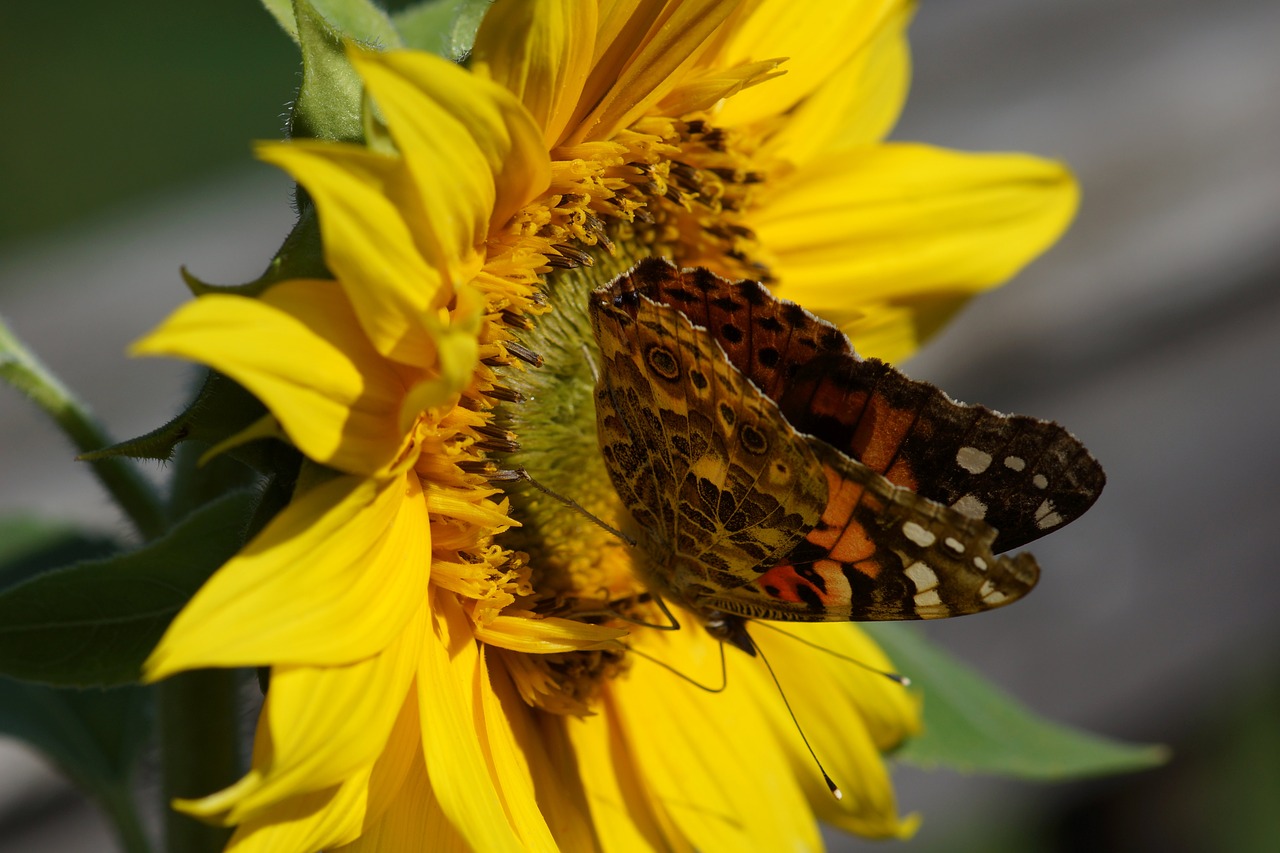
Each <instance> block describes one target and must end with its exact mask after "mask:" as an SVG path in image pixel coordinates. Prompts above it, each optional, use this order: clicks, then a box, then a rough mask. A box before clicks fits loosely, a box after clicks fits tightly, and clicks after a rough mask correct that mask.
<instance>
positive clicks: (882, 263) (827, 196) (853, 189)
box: [751, 143, 1077, 322]
mask: <svg viewBox="0 0 1280 853" xmlns="http://www.w3.org/2000/svg"><path fill="white" fill-rule="evenodd" d="M1076 200H1077V190H1076V185H1075V182H1074V180H1073V179H1072V177H1071V174H1070V173H1069V172H1068V171H1067V170H1066V169H1065V168H1063V167H1062V165H1061V164H1059V163H1055V162H1053V161H1050V160H1042V159H1039V158H1036V157H1028V156H1026V155H1021V154H962V153H958V152H954V151H945V150H942V149H938V148H930V147H928V146H923V145H912V144H905V143H897V144H886V145H880V146H873V147H867V148H863V149H858V150H856V151H850V152H846V153H844V154H841V155H839V156H832V157H830V158H827V159H825V160H823V161H820V162H811V163H809V164H808V166H807V167H806V169H805V170H804V171H803V173H797V174H795V175H794V176H793V177H792V179H791V180H789V181H788V182H787V183H786V184H785V185H783V187H782V188H781V189H780V190H779V192H778V194H777V195H776V196H773V197H772V198H770V199H769V202H768V204H767V205H764V206H762V207H761V209H760V210H759V211H757V212H755V213H753V217H752V222H751V225H752V228H753V229H755V231H756V233H757V234H758V235H759V237H760V240H761V242H762V243H764V244H765V245H767V246H769V247H770V250H771V252H772V253H773V254H774V256H775V258H776V261H775V263H774V264H773V266H774V267H775V268H776V270H777V273H778V275H779V278H780V279H781V281H782V282H783V285H782V286H781V287H780V288H779V295H781V296H785V297H786V298H789V299H794V300H796V301H797V302H801V303H803V304H804V305H806V306H808V307H809V308H810V309H811V310H814V311H816V312H817V313H820V314H824V315H828V314H829V315H831V316H832V317H833V319H836V320H837V322H838V318H839V312H840V311H842V310H847V306H849V305H850V304H853V305H856V304H857V301H865V302H869V303H875V302H877V301H881V300H888V299H893V298H899V297H909V296H918V295H922V294H925V293H929V292H938V291H943V292H949V293H955V292H963V293H971V294H972V293H977V292H979V291H981V290H984V289H986V288H988V287H991V286H993V285H995V284H998V283H999V282H1002V281H1004V280H1005V279H1007V278H1008V277H1009V276H1011V275H1013V274H1014V273H1015V272H1017V271H1018V270H1019V269H1020V268H1021V267H1022V266H1023V265H1025V264H1026V263H1028V262H1029V261H1031V260H1032V259H1033V258H1034V257H1036V255H1038V254H1040V252H1042V251H1044V249H1045V248H1046V247H1047V246H1049V245H1050V244H1051V243H1052V242H1053V241H1054V240H1055V239H1057V237H1058V235H1059V234H1061V233H1062V231H1063V229H1064V228H1066V226H1067V223H1068V222H1069V221H1070V219H1071V216H1072V214H1073V213H1074V212H1075V207H1076Z"/></svg>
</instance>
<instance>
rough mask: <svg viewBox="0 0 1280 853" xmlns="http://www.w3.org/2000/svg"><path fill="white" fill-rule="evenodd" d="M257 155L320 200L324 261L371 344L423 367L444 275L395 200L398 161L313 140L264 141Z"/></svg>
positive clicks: (401, 180)
mask: <svg viewBox="0 0 1280 853" xmlns="http://www.w3.org/2000/svg"><path fill="white" fill-rule="evenodd" d="M257 154H258V157H259V158H260V159H262V160H264V161H266V162H268V163H274V164H275V165H277V166H279V167H281V168H282V169H284V170H285V171H286V172H288V173H289V174H290V175H292V176H293V177H294V179H295V180H297V181H298V183H300V184H302V186H304V187H305V188H306V189H307V192H308V193H310V194H311V197H312V198H313V199H314V200H315V203H316V210H317V211H318V215H319V220H320V234H321V237H322V238H323V241H324V256H325V263H326V264H327V265H328V267H329V269H330V270H331V271H332V272H333V274H334V275H335V276H337V278H338V280H339V281H340V282H342V286H343V288H345V290H346V292H347V297H348V298H349V299H350V300H351V303H352V305H354V306H355V309H356V315H357V316H358V317H359V318H360V324H361V326H362V327H363V328H364V330H365V334H366V335H368V337H369V340H371V341H373V344H374V347H375V348H376V349H377V350H378V352H380V353H382V354H383V355H385V356H387V357H388V358H393V359H395V360H396V361H399V362H401V363H403V364H410V365H414V366H418V367H422V366H426V365H427V364H428V363H429V361H428V359H429V358H430V356H431V354H432V352H433V350H432V349H431V346H430V343H429V341H428V340H427V337H426V331H425V330H424V329H423V327H422V321H421V317H422V314H423V312H425V311H426V309H427V306H428V305H430V304H431V303H432V300H434V299H435V298H436V296H437V293H438V292H439V290H440V284H441V279H440V272H439V271H438V268H437V266H434V265H429V264H428V263H427V261H425V260H424V259H423V257H422V254H421V252H420V251H419V248H418V246H417V245H416V243H415V238H414V234H413V230H412V229H411V223H409V222H406V220H405V215H406V213H407V211H406V209H405V207H404V206H403V205H398V204H397V203H396V201H395V195H396V194H397V193H400V192H402V191H401V190H400V189H398V187H397V185H398V184H402V183H405V182H406V178H405V177H404V175H403V173H402V167H401V165H400V162H399V161H398V160H397V159H395V158H393V157H387V156H385V155H382V154H378V153H375V152H373V151H370V150H368V149H366V148H361V147H358V146H355V145H341V144H338V143H333V142H316V141H309V140H295V141H292V142H273V143H264V144H261V145H259V146H258V148H257ZM433 260H434V259H433Z"/></svg>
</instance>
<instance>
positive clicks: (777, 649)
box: [747, 624, 920, 837]
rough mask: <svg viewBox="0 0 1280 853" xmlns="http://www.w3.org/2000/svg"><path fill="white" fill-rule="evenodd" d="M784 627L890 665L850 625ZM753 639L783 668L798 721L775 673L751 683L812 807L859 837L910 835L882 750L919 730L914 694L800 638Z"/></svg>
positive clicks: (765, 633) (873, 663)
mask: <svg viewBox="0 0 1280 853" xmlns="http://www.w3.org/2000/svg"><path fill="white" fill-rule="evenodd" d="M787 631H788V632H790V633H792V634H794V635H795V636H798V637H800V638H802V639H804V640H808V641H810V642H814V643H817V644H818V645H819V646H822V647H824V648H829V649H831V650H832V651H833V652H836V653H839V654H844V655H847V656H849V657H851V658H853V659H854V660H859V661H862V662H863V663H865V664H866V665H867V666H870V667H874V668H876V669H880V670H883V671H892V664H891V663H890V662H889V660H888V659H887V658H886V657H885V656H884V654H883V652H881V651H880V650H879V648H878V647H876V646H875V644H874V643H872V642H871V641H870V640H869V639H868V638H867V637H866V635H865V634H863V633H862V632H861V631H858V630H857V629H856V628H854V627H853V626H850V625H844V624H832V625H803V626H788V627H787ZM752 637H753V638H754V639H755V641H756V643H757V644H758V645H759V646H760V648H761V650H762V651H763V652H764V653H765V654H766V655H767V656H768V658H769V661H770V663H772V664H773V667H774V671H775V672H777V673H778V678H779V681H780V682H781V684H782V689H783V690H784V691H786V696H787V699H788V700H789V701H790V703H791V707H792V709H793V710H794V711H795V715H796V718H795V720H794V721H793V720H792V718H791V715H790V714H789V713H788V712H787V710H786V708H785V706H783V705H782V703H781V701H780V700H779V694H778V688H777V686H776V685H775V684H773V682H772V679H764V678H755V679H751V680H749V681H748V682H747V683H748V686H749V687H750V688H751V689H752V691H753V692H754V693H755V696H756V701H757V703H758V704H759V707H761V708H762V709H765V710H768V711H770V712H771V713H770V719H771V722H772V724H773V729H774V732H775V734H776V737H778V738H779V739H780V740H781V741H782V742H783V743H785V744H786V745H787V746H788V750H789V754H790V758H791V765H792V767H793V772H794V774H795V776H796V777H797V778H799V779H800V780H801V782H802V783H803V784H804V786H805V789H806V793H807V794H808V797H809V802H810V803H811V804H812V805H813V807H814V809H815V810H816V811H817V812H818V814H819V815H820V816H821V817H822V818H823V819H824V820H826V821H827V822H829V823H834V824H836V825H838V826H841V827H843V828H845V829H847V830H849V831H851V832H856V833H858V834H860V835H865V836H871V837H893V836H905V835H909V834H910V833H911V832H912V831H913V830H914V828H915V823H916V822H915V821H914V820H912V819H908V820H905V821H903V820H900V819H899V818H898V815H897V808H896V801H895V797H894V792H893V786H892V784H891V782H890V780H889V774H888V771H887V769H886V768H885V766H884V761H883V760H882V759H881V757H880V753H881V752H882V751H883V750H886V749H889V748H892V747H893V746H896V745H897V744H898V743H900V742H901V740H902V739H903V738H904V737H905V736H906V735H908V734H912V733H914V732H916V731H918V730H919V726H920V721H919V710H918V705H917V702H916V701H915V699H914V697H912V696H911V695H910V694H909V693H908V692H907V690H906V689H905V688H903V687H901V686H900V685H898V684H895V683H894V682H892V681H890V680H889V679H887V678H885V677H883V676H881V675H877V674H875V673H872V672H868V671H867V670H865V669H862V668H860V667H858V666H857V665H856V664H852V663H849V662H846V661H842V660H840V659H839V658H836V657H833V656H832V655H828V654H824V653H823V652H821V651H818V650H817V649H813V648H810V647H808V646H805V645H803V644H802V643H800V642H798V641H797V640H795V639H791V638H788V637H784V636H782V635H780V634H778V633H775V632H773V631H770V630H767V629H765V630H762V629H759V628H757V629H755V630H753V631H752ZM797 723H798V725H799V726H800V727H802V728H803V729H804V734H805V736H806V737H807V738H808V739H809V743H810V745H812V747H813V749H814V752H816V753H817V755H818V758H819V760H820V761H821V762H822V764H823V766H824V767H825V769H826V771H827V773H828V774H829V775H830V776H831V778H832V779H833V780H835V782H836V784H837V785H838V786H839V787H840V790H841V792H842V794H843V797H842V798H841V799H840V800H836V799H835V798H834V797H832V796H831V792H830V791H829V790H828V789H827V786H826V784H825V783H824V782H823V781H822V780H821V777H820V776H819V775H818V774H817V773H816V772H815V768H814V762H813V757H812V756H811V755H810V754H809V750H808V749H807V748H806V747H805V745H804V742H803V741H802V740H801V738H800V735H799V730H798V729H797V727H796V726H797Z"/></svg>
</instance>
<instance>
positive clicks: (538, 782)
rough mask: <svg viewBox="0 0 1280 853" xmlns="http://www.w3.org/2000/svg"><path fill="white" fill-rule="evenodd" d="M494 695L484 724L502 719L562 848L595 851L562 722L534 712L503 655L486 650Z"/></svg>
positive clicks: (593, 834) (595, 839) (582, 790)
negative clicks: (504, 663)
mask: <svg viewBox="0 0 1280 853" xmlns="http://www.w3.org/2000/svg"><path fill="white" fill-rule="evenodd" d="M484 660H485V662H486V663H487V665H488V668H489V676H490V679H491V683H492V685H493V695H494V697H495V698H496V699H497V700H498V703H499V705H498V707H497V708H496V709H492V710H491V709H490V707H489V706H488V705H486V707H485V720H486V721H489V720H491V719H494V718H495V716H496V715H501V716H502V717H503V718H505V720H506V722H507V725H509V726H510V730H511V736H512V737H513V738H514V740H515V743H516V744H517V745H518V749H519V751H520V753H521V754H522V755H523V756H524V758H525V761H524V762H523V765H525V766H527V768H528V772H529V775H530V779H531V782H532V784H533V786H534V790H535V791H536V796H537V802H538V808H539V809H540V810H541V812H542V816H543V818H544V819H545V821H546V824H547V827H548V828H549V829H550V830H551V834H552V835H553V836H554V838H555V842H556V844H557V845H558V847H559V849H561V850H584V851H587V850H599V849H600V841H599V839H598V837H597V835H596V829H595V827H594V826H593V825H592V822H591V812H590V809H589V807H588V806H587V792H586V790H585V788H584V787H583V784H582V777H581V775H580V774H579V772H578V765H577V762H576V761H574V756H573V747H572V745H571V744H570V743H569V741H568V738H567V737H566V734H565V731H564V725H563V722H564V718H563V717H561V716H559V715H557V714H544V713H540V712H538V711H534V710H533V709H532V708H530V707H529V705H528V704H526V703H525V702H524V700H523V699H521V698H520V694H519V693H518V692H517V690H516V688H515V685H514V684H513V683H512V680H511V676H510V674H509V673H508V672H507V668H506V666H504V665H503V663H502V660H503V657H502V656H501V654H500V653H499V654H495V653H494V652H493V650H492V649H489V648H486V649H485V654H484Z"/></svg>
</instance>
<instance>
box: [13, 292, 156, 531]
mask: <svg viewBox="0 0 1280 853" xmlns="http://www.w3.org/2000/svg"><path fill="white" fill-rule="evenodd" d="M0 378H3V379H4V380H5V381H6V382H8V383H9V384H10V385H12V386H13V387H14V388H16V389H18V390H19V391H21V392H22V393H23V394H25V395H26V396H27V397H28V398H29V399H30V400H31V401H32V402H33V403H35V404H36V405H37V406H39V407H40V408H41V409H43V410H44V411H45V413H46V414H48V415H49V417H51V418H53V421H54V423H56V424H57V425H58V426H59V427H60V428H61V429H62V431H63V432H64V433H65V434H66V435H67V437H68V438H70V439H71V443H72V444H74V445H75V446H76V449H77V450H79V451H80V452H81V453H88V452H89V451H92V450H99V449H101V448H103V447H108V446H110V445H111V444H114V443H115V440H114V439H113V438H112V437H111V436H110V434H108V433H107V430H106V428H105V427H104V426H103V425H102V424H101V423H100V422H99V421H98V419H97V418H96V417H94V415H93V412H92V411H90V409H89V406H88V405H87V404H86V403H85V402H84V401H82V400H80V399H79V398H78V397H77V396H76V395H75V394H74V393H72V391H71V390H70V389H69V388H67V386H66V385H64V384H62V381H61V380H59V379H58V377H57V376H55V375H54V374H53V373H52V371H50V370H49V368H48V367H47V366H46V365H45V364H44V363H43V362H42V361H40V359H39V358H38V357H37V356H36V355H35V353H33V352H32V351H31V350H30V349H29V348H28V347H27V346H26V345H25V344H24V343H23V342H22V341H21V340H20V339H19V338H18V336H17V335H15V334H14V333H13V331H12V330H11V329H10V328H9V326H8V324H7V323H5V321H4V318H3V317H0ZM90 465H91V466H92V467H93V473H94V474H95V475H96V476H97V478H98V480H99V481H100V482H101V483H102V485H103V486H104V487H106V489H107V491H108V492H110V494H111V496H112V497H113V498H115V501H116V503H117V504H119V505H120V508H121V509H122V510H124V512H125V514H126V515H128V516H129V519H130V521H132V522H133V525H134V527H136V528H137V530H138V532H139V533H140V534H142V536H143V538H145V539H154V538H156V537H157V536H159V535H160V534H161V533H163V532H164V530H165V526H166V524H165V512H164V505H163V503H162V502H161V500H160V496H159V494H158V493H157V492H156V489H155V488H154V487H153V486H152V485H151V484H150V483H149V482H147V480H146V478H145V477H143V476H142V474H141V472H140V471H139V470H138V468H137V466H136V465H134V464H133V463H132V462H131V461H130V460H128V459H121V458H108V459H96V460H93V461H92V462H90Z"/></svg>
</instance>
